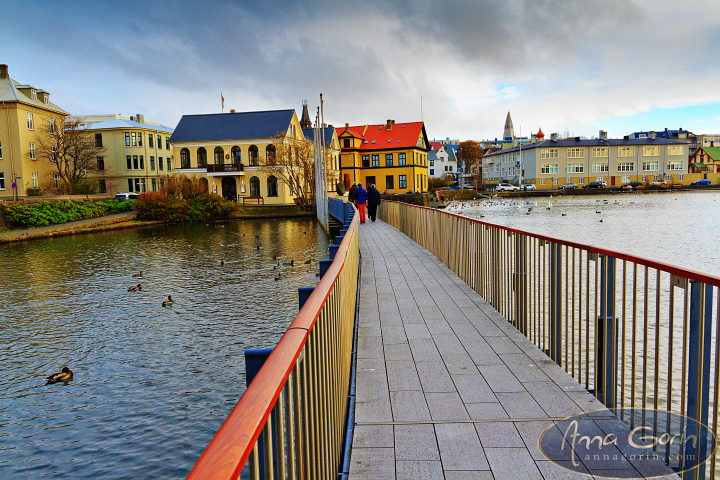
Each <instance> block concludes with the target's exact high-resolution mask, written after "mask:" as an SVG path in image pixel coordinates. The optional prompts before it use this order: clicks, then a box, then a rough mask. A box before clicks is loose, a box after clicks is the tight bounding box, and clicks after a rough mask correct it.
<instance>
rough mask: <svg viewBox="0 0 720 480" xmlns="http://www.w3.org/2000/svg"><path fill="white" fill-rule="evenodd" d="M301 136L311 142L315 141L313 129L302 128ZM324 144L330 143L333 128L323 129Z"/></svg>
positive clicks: (333, 131)
mask: <svg viewBox="0 0 720 480" xmlns="http://www.w3.org/2000/svg"><path fill="white" fill-rule="evenodd" d="M302 130H303V135H305V138H307V139H308V140H310V141H311V142H312V141H313V140H315V129H314V128H303V129H302ZM324 130H325V144H326V145H327V144H329V143H330V142H332V138H333V134H334V133H335V128H334V127H325V129H324Z"/></svg>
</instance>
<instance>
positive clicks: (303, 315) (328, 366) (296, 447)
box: [187, 215, 360, 480]
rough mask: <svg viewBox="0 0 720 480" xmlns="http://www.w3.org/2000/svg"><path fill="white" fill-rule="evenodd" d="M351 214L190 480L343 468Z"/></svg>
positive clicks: (353, 234) (351, 304)
mask: <svg viewBox="0 0 720 480" xmlns="http://www.w3.org/2000/svg"><path fill="white" fill-rule="evenodd" d="M359 257H360V253H359V243H358V218H357V215H355V216H354V217H353V218H352V221H351V223H350V225H349V228H348V231H347V233H345V235H344V237H343V239H342V242H340V245H339V246H338V248H337V251H336V252H335V256H334V260H333V261H332V264H331V265H330V266H329V268H328V270H327V272H326V273H325V274H324V275H323V276H322V278H321V279H320V282H319V283H318V284H317V286H316V287H315V288H314V289H313V291H312V293H311V294H310V296H309V297H308V298H307V300H305V303H304V304H303V306H302V307H301V309H300V312H299V313H298V315H297V316H296V317H295V319H294V320H293V322H292V323H291V324H290V326H289V327H288V329H287V331H286V332H285V334H284V335H283V336H282V338H281V339H280V341H279V342H278V344H277V346H276V347H275V348H274V349H273V351H272V353H271V354H270V356H269V357H268V358H267V360H265V363H264V364H263V366H262V367H261V369H260V370H259V372H258V373H257V375H256V376H255V378H254V379H253V381H252V382H251V384H250V385H249V386H248V388H247V390H246V391H245V393H244V394H243V395H242V397H241V398H240V400H239V401H238V403H237V404H236V405H235V408H233V410H232V412H231V413H230V415H229V416H228V417H227V419H226V420H225V422H224V423H223V424H222V426H221V427H220V429H219V430H218V432H217V433H216V434H215V436H214V437H213V439H212V441H211V442H210V444H209V445H208V446H207V448H206V449H205V451H204V452H203V454H202V456H201V457H200V459H199V460H198V461H197V463H196V464H195V466H194V467H193V469H192V470H191V472H190V474H189V475H188V477H187V478H188V479H217V480H229V479H237V478H239V476H240V474H241V472H242V471H243V468H244V467H245V465H246V463H247V462H249V463H248V467H249V477H250V478H251V479H260V478H265V479H273V478H280V479H285V478H292V479H295V478H310V479H324V478H333V477H335V476H336V475H337V474H338V472H340V471H341V467H342V461H343V452H344V445H343V437H344V434H345V424H346V416H347V410H348V401H349V399H348V394H349V388H350V374H351V354H352V343H353V332H354V330H353V329H354V318H355V300H356V295H357V288H358V281H357V278H358V267H359Z"/></svg>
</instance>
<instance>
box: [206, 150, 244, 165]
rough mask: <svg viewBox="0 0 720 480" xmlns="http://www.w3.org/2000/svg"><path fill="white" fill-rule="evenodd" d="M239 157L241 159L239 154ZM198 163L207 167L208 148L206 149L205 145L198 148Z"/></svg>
mask: <svg viewBox="0 0 720 480" xmlns="http://www.w3.org/2000/svg"><path fill="white" fill-rule="evenodd" d="M238 159H239V156H238ZM197 163H198V167H199V168H205V167H207V150H205V147H200V148H198V151H197ZM238 163H240V162H238Z"/></svg>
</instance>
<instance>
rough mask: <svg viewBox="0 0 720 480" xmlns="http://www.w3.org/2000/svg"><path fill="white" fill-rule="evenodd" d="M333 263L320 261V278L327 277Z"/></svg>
mask: <svg viewBox="0 0 720 480" xmlns="http://www.w3.org/2000/svg"><path fill="white" fill-rule="evenodd" d="M332 262H333V261H332V260H320V278H322V277H324V276H325V274H326V273H327V271H328V268H330V265H332Z"/></svg>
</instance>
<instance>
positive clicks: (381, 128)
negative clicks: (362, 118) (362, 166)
mask: <svg viewBox="0 0 720 480" xmlns="http://www.w3.org/2000/svg"><path fill="white" fill-rule="evenodd" d="M336 131H337V134H338V137H339V136H340V135H342V134H343V133H345V132H347V133H349V134H351V135H352V136H354V137H357V138H361V139H362V140H363V142H362V144H360V147H359V148H358V149H359V150H385V149H388V148H412V147H416V146H417V141H418V138H419V137H420V136H421V135H422V136H423V138H425V139H426V141H427V134H426V133H425V124H424V123H423V122H410V123H395V124H393V126H392V128H391V129H389V130H388V128H387V125H386V124H384V123H383V124H379V125H357V126H350V127H347V128H345V127H340V128H337V129H336ZM363 132H364V133H363ZM422 148H425V147H424V146H423V147H422Z"/></svg>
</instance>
